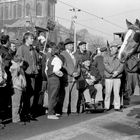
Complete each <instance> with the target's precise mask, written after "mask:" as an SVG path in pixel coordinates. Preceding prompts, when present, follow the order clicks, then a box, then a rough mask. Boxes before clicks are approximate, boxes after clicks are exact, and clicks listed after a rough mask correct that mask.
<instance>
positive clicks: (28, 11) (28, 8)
mask: <svg viewBox="0 0 140 140" xmlns="http://www.w3.org/2000/svg"><path fill="white" fill-rule="evenodd" d="M30 10H31V7H30V4H29V3H28V4H26V16H27V17H29V16H30Z"/></svg>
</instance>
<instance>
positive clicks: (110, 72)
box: [104, 44, 123, 111]
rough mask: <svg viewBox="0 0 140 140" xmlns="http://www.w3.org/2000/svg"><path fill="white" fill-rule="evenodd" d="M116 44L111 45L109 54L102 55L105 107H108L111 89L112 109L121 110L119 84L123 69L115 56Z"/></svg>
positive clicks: (107, 108)
mask: <svg viewBox="0 0 140 140" xmlns="http://www.w3.org/2000/svg"><path fill="white" fill-rule="evenodd" d="M118 47H119V45H118V44H112V45H111V48H110V49H111V54H110V55H107V56H105V57H104V65H105V70H104V74H105V109H106V111H107V110H109V109H110V98H111V92H112V89H113V94H114V109H115V111H121V109H120V102H121V99H120V86H121V80H120V78H121V76H122V71H123V64H122V63H120V61H119V60H118V58H117V53H118Z"/></svg>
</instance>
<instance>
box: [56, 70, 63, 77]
mask: <svg viewBox="0 0 140 140" xmlns="http://www.w3.org/2000/svg"><path fill="white" fill-rule="evenodd" d="M55 74H56V75H57V76H58V77H62V76H63V72H62V71H58V72H55Z"/></svg>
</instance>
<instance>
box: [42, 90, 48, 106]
mask: <svg viewBox="0 0 140 140" xmlns="http://www.w3.org/2000/svg"><path fill="white" fill-rule="evenodd" d="M43 107H46V108H47V107H48V93H47V91H45V93H44V100H43Z"/></svg>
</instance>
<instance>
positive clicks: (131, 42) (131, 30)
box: [118, 19, 140, 96]
mask: <svg viewBox="0 0 140 140" xmlns="http://www.w3.org/2000/svg"><path fill="white" fill-rule="evenodd" d="M126 24H127V28H128V30H127V32H126V34H125V37H124V40H123V43H122V45H121V47H120V50H119V53H118V58H119V60H120V61H121V62H123V63H124V66H125V71H126V74H127V76H126V78H127V80H126V82H127V83H126V93H125V94H128V96H130V95H132V94H133V93H134V89H135V86H136V84H138V85H139V87H140V77H139V74H140V59H139V53H140V21H139V20H138V19H136V21H135V23H134V24H132V23H131V22H129V21H128V20H127V19H126ZM136 81H137V83H136Z"/></svg>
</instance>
